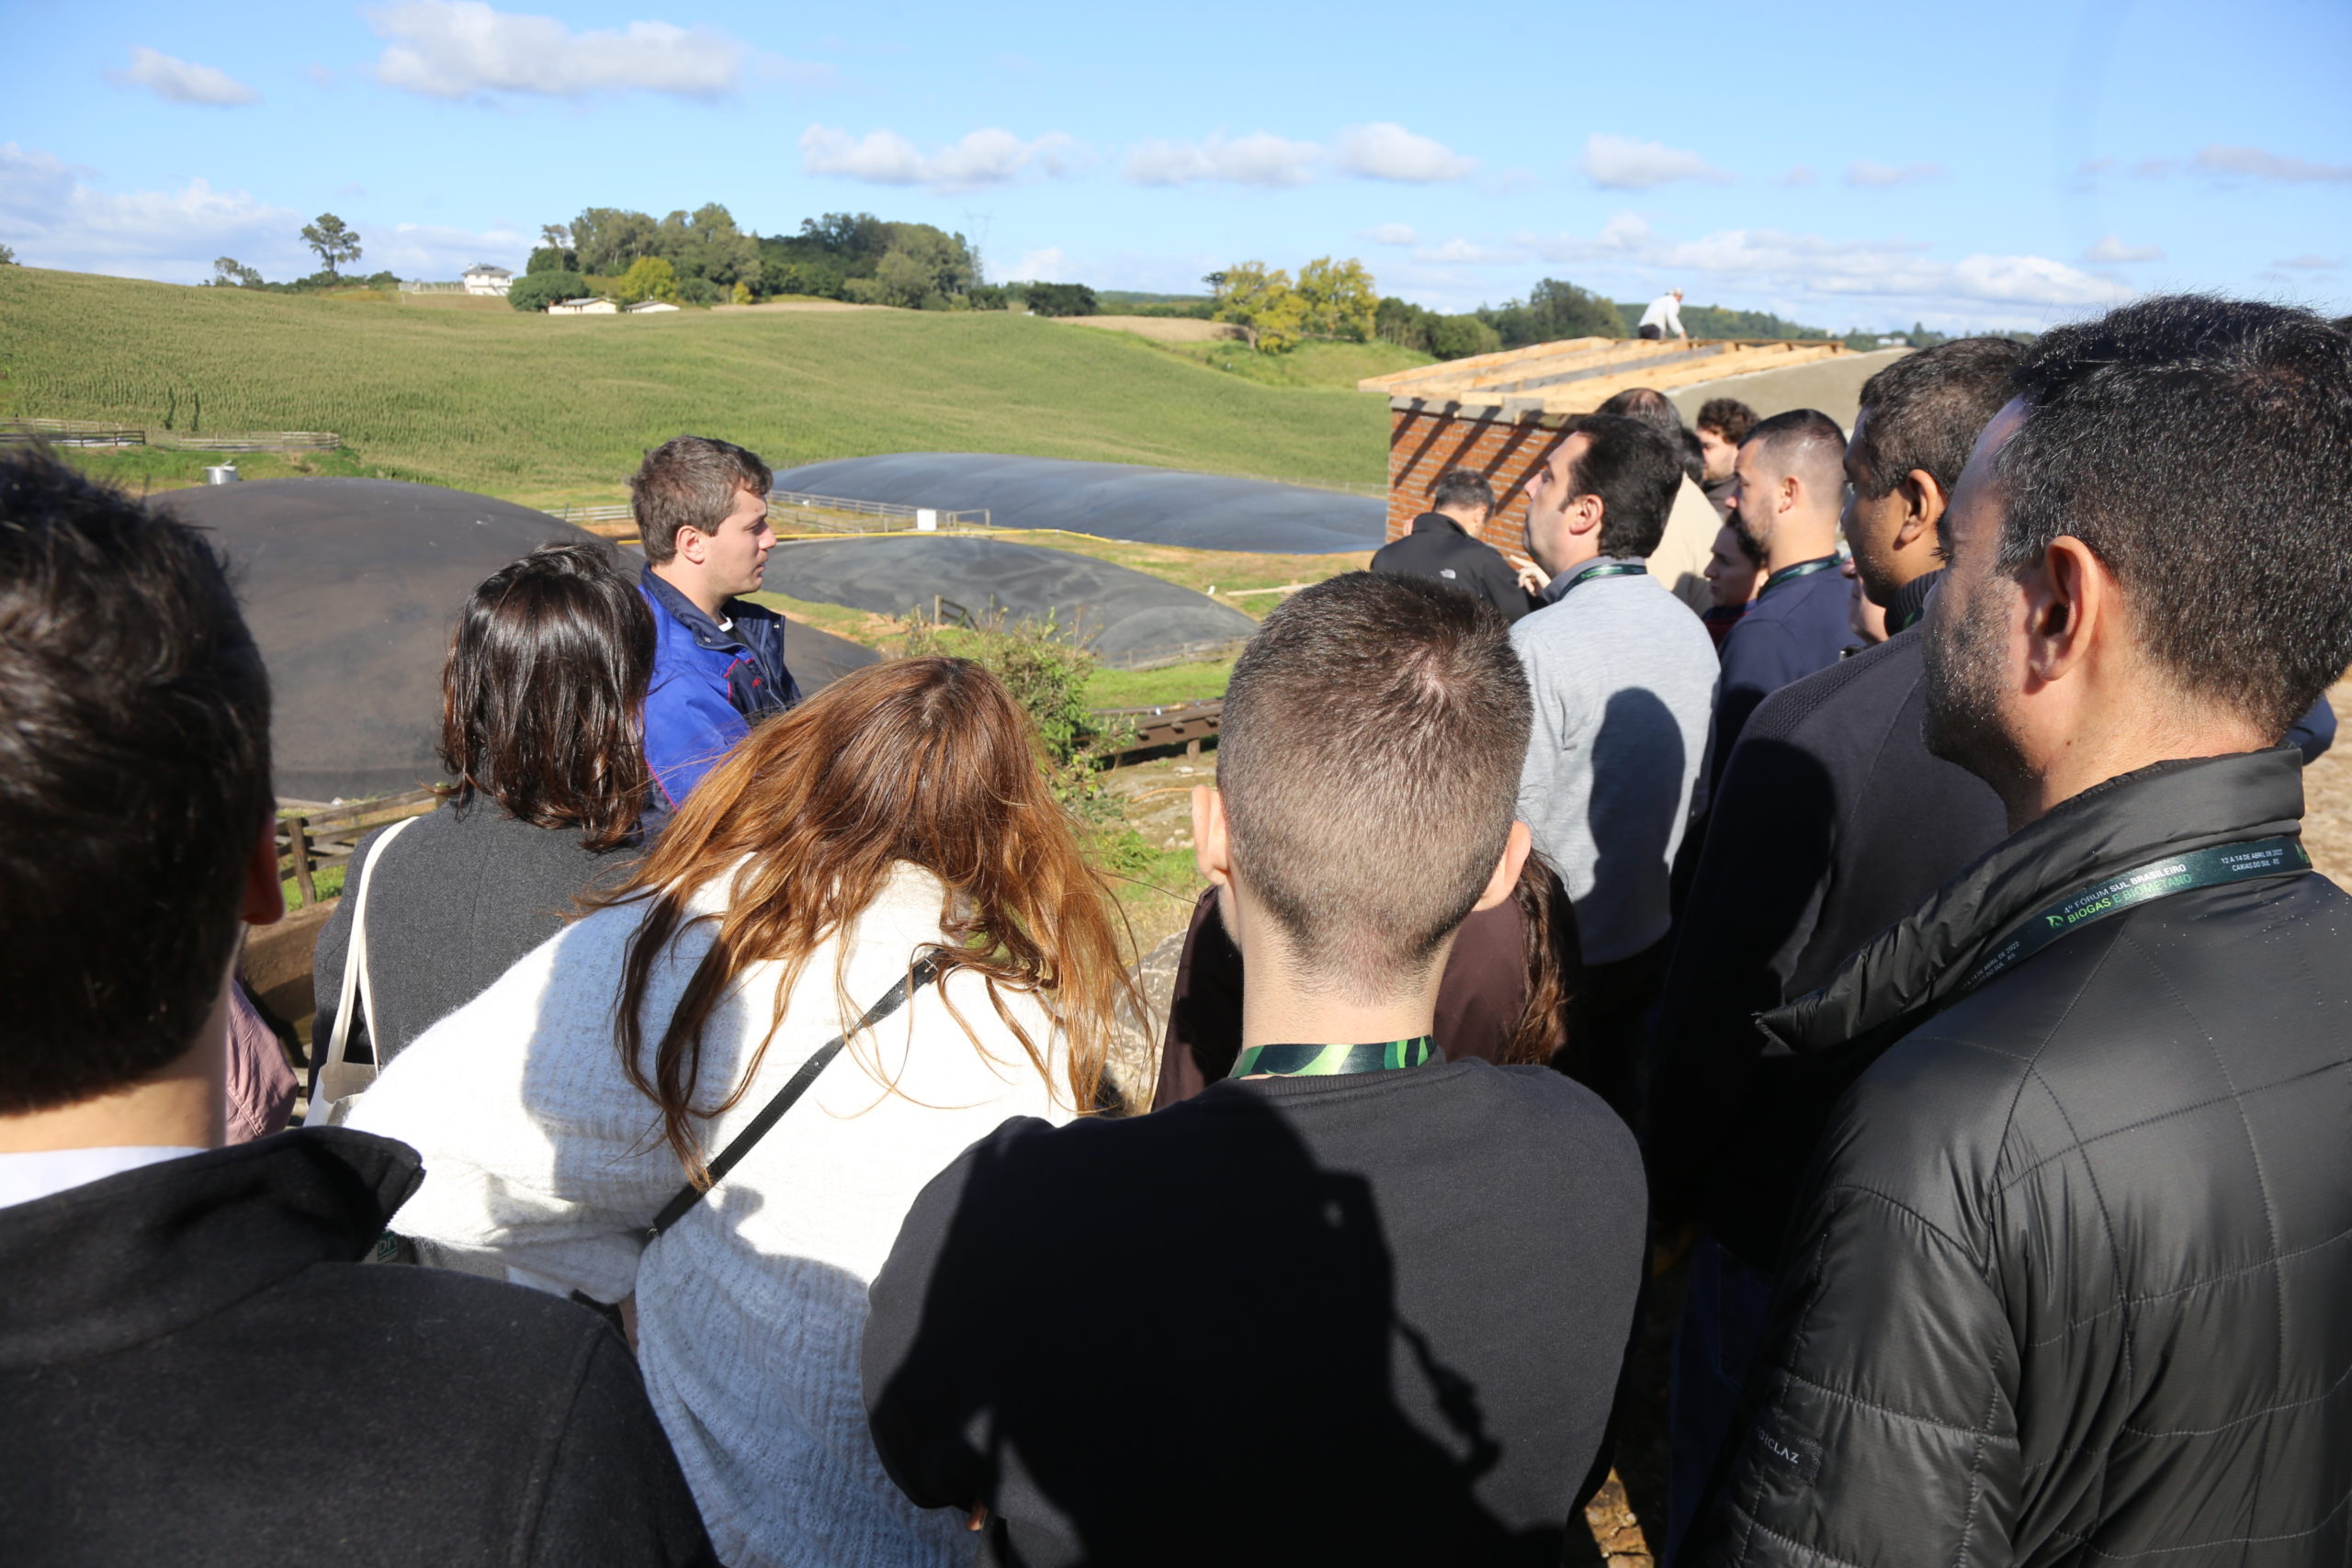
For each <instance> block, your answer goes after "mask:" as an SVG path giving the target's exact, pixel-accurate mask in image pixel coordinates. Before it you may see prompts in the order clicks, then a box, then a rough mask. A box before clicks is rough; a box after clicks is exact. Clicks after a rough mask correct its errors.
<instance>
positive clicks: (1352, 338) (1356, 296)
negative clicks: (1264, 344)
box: [1298, 256, 1380, 343]
mask: <svg viewBox="0 0 2352 1568" xmlns="http://www.w3.org/2000/svg"><path fill="white" fill-rule="evenodd" d="M1298 297H1299V299H1300V300H1301V301H1302V302H1303V303H1304V305H1305V306H1306V330H1307V331H1308V332H1309V333H1313V334H1314V335H1315V336H1317V337H1334V338H1342V339H1345V340H1346V341H1347V342H1349V343H1363V342H1364V341H1365V340H1366V339H1368V338H1370V337H1371V336H1372V330H1373V326H1374V320H1375V318H1376V317H1377V315H1378V313H1379V309H1380V296H1379V295H1377V294H1375V293H1374V292H1373V286H1372V274H1371V273H1369V272H1367V271H1365V270H1364V265H1363V263H1362V262H1360V261H1357V260H1356V259H1355V258H1353V257H1352V256H1351V257H1350V258H1349V259H1348V260H1346V261H1343V262H1335V261H1333V260H1332V259H1331V258H1330V257H1329V256H1317V257H1316V258H1315V259H1314V260H1313V261H1311V262H1308V263H1307V264H1306V265H1305V266H1303V267H1300V268H1299V269H1298Z"/></svg>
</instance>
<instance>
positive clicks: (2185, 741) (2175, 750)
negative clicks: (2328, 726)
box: [1994, 701, 2272, 833]
mask: <svg viewBox="0 0 2352 1568" xmlns="http://www.w3.org/2000/svg"><path fill="white" fill-rule="evenodd" d="M2131 708H2132V710H2133V711H2130V712H2127V713H2125V714H2124V715H2122V716H2120V718H2118V717H2113V716H2110V717H2108V718H2107V720H2106V721H2105V722H2102V721H2101V717H2100V716H2095V715H2086V716H2085V717H2084V718H2083V719H2082V720H2081V721H2080V722H2079V723H2078V724H2077V725H2076V726H2075V729H2074V731H2073V733H2072V734H2070V735H2069V736H2067V737H2066V738H2064V739H2063V740H2062V741H2059V742H2058V743H2055V744H2053V745H2052V746H2050V747H2049V748H2047V755H2046V756H2045V757H2044V758H2043V759H2042V760H2041V765H2040V766H2039V767H2028V768H2026V769H2023V770H2020V772H2019V774H2018V777H2016V778H2015V779H2012V780H2007V781H2003V782H2000V783H1996V784H1995V786H1994V791H1995V793H1996V794H1997V795H2000V796H2001V803H2002V805H2003V806H2004V807H2006V808H2007V812H2008V818H2009V831H2010V832H2012V833H2014V832H2016V831H2018V829H2021V828H2024V827H2026V826H2027V825H2028V824H2030V823H2033V822H2038V821H2040V820H2041V818H2044V817H2047V816H2048V815H2050V813H2051V812H2052V811H2053V810H2055V809H2056V808H2057V807H2060V806H2062V805H2064V803H2065V802H2067V801H2069V800H2072V799H2074V798H2075V796H2076V795H2082V794H2084V793H2085V792H2086V791H2089V790H2092V789H2096V788H2098V786H2099V785H2100V784H2106V783H2107V782H2109V780H2111V779H2119V778H2121V777H2122V776H2123V775H2124V774H2126V773H2138V772H2139V771H2140V770H2141V769H2143V768H2146V767H2153V766H2154V765H2155V764H2156V763H2158V762H2177V761H2189V760H2192V759H2194V758H2199V757H2227V756H2233V755H2235V754H2236V753H2238V752H2241V751H2258V750H2262V749H2264V748H2265V747H2267V746H2269V745H2271V744H2272V741H2271V739H2270V738H2269V737H2267V736H2266V735H2263V734H2262V733H2261V732H2260V731H2258V730H2257V729H2256V728H2255V727H2254V726H2253V725H2251V724H2249V723H2247V722H2245V720H2244V719H2242V718H2238V717H2236V716H2225V715H2208V716H2202V717H2201V718H2175V719H2174V720H2172V721H2171V722H2155V723H2152V722H2149V721H2148V720H2147V719H2146V718H2145V717H2144V715H2145V714H2146V713H2147V712H2148V711H2150V710H2149V707H2148V705H2147V704H2146V703H2145V702H2144V701H2143V702H2140V703H2137V704H2134V705H2131Z"/></svg>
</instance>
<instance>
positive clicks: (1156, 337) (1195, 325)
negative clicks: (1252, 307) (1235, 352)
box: [1061, 316, 1241, 343]
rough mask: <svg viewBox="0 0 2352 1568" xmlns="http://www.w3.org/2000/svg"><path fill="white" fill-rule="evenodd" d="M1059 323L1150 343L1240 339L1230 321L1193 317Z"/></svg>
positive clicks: (1083, 319) (1107, 318)
mask: <svg viewBox="0 0 2352 1568" xmlns="http://www.w3.org/2000/svg"><path fill="white" fill-rule="evenodd" d="M1061 320H1063V321H1069V322H1070V323H1071V324H1072V325H1074V326H1080V327H1101V328H1103V329H1104V330H1105V331H1108V332H1114V333H1135V334H1136V336H1137V337H1148V338H1149V339H1151V340H1152V341H1153V342H1154V343H1217V342H1220V341H1222V340H1224V339H1227V338H1238V337H1239V336H1240V335H1241V329H1240V328H1239V327H1237V326H1235V325H1234V324H1233V323H1232V322H1230V321H1202V320H1201V319H1200V318H1199V317H1197V316H1064V317H1062V318H1061Z"/></svg>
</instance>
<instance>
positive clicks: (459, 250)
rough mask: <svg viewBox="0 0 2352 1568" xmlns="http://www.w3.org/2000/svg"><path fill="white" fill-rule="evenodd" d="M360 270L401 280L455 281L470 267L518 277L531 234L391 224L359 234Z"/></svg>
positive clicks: (535, 238) (528, 251)
mask: <svg viewBox="0 0 2352 1568" xmlns="http://www.w3.org/2000/svg"><path fill="white" fill-rule="evenodd" d="M363 232H364V234H365V236H366V239H367V246H368V255H367V259H366V260H365V261H364V262H363V263H362V264H361V265H363V267H364V268H365V270H367V271H368V272H376V271H379V270H389V271H391V272H396V273H398V274H400V275H401V276H402V277H424V278H443V279H447V278H455V277H457V276H458V275H460V274H461V273H463V272H464V271H465V270H466V268H468V267H469V266H471V265H473V264H474V263H476V262H488V263H490V264H491V265H492V266H506V267H512V268H514V269H515V271H517V272H520V271H521V270H522V269H523V263H524V262H525V261H526V259H528V257H529V255H530V254H531V247H532V246H534V245H536V244H537V243H539V239H538V236H537V234H526V233H524V232H522V231H520V230H514V229H488V230H472V229H445V228H440V227H437V226H435V225H433V224H428V223H395V224H393V225H392V226H391V227H390V228H389V229H382V228H370V229H366V230H364V231H363Z"/></svg>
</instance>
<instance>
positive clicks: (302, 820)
mask: <svg viewBox="0 0 2352 1568" xmlns="http://www.w3.org/2000/svg"><path fill="white" fill-rule="evenodd" d="M286 838H287V843H288V848H290V849H292V850H293V852H294V886H296V887H298V888H300V890H301V894H302V907H303V908H310V906H311V905H313V904H315V903H317V902H318V901H319V890H318V889H317V888H316V887H314V886H311V819H310V818H307V817H295V818H288V821H287V824H286Z"/></svg>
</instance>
